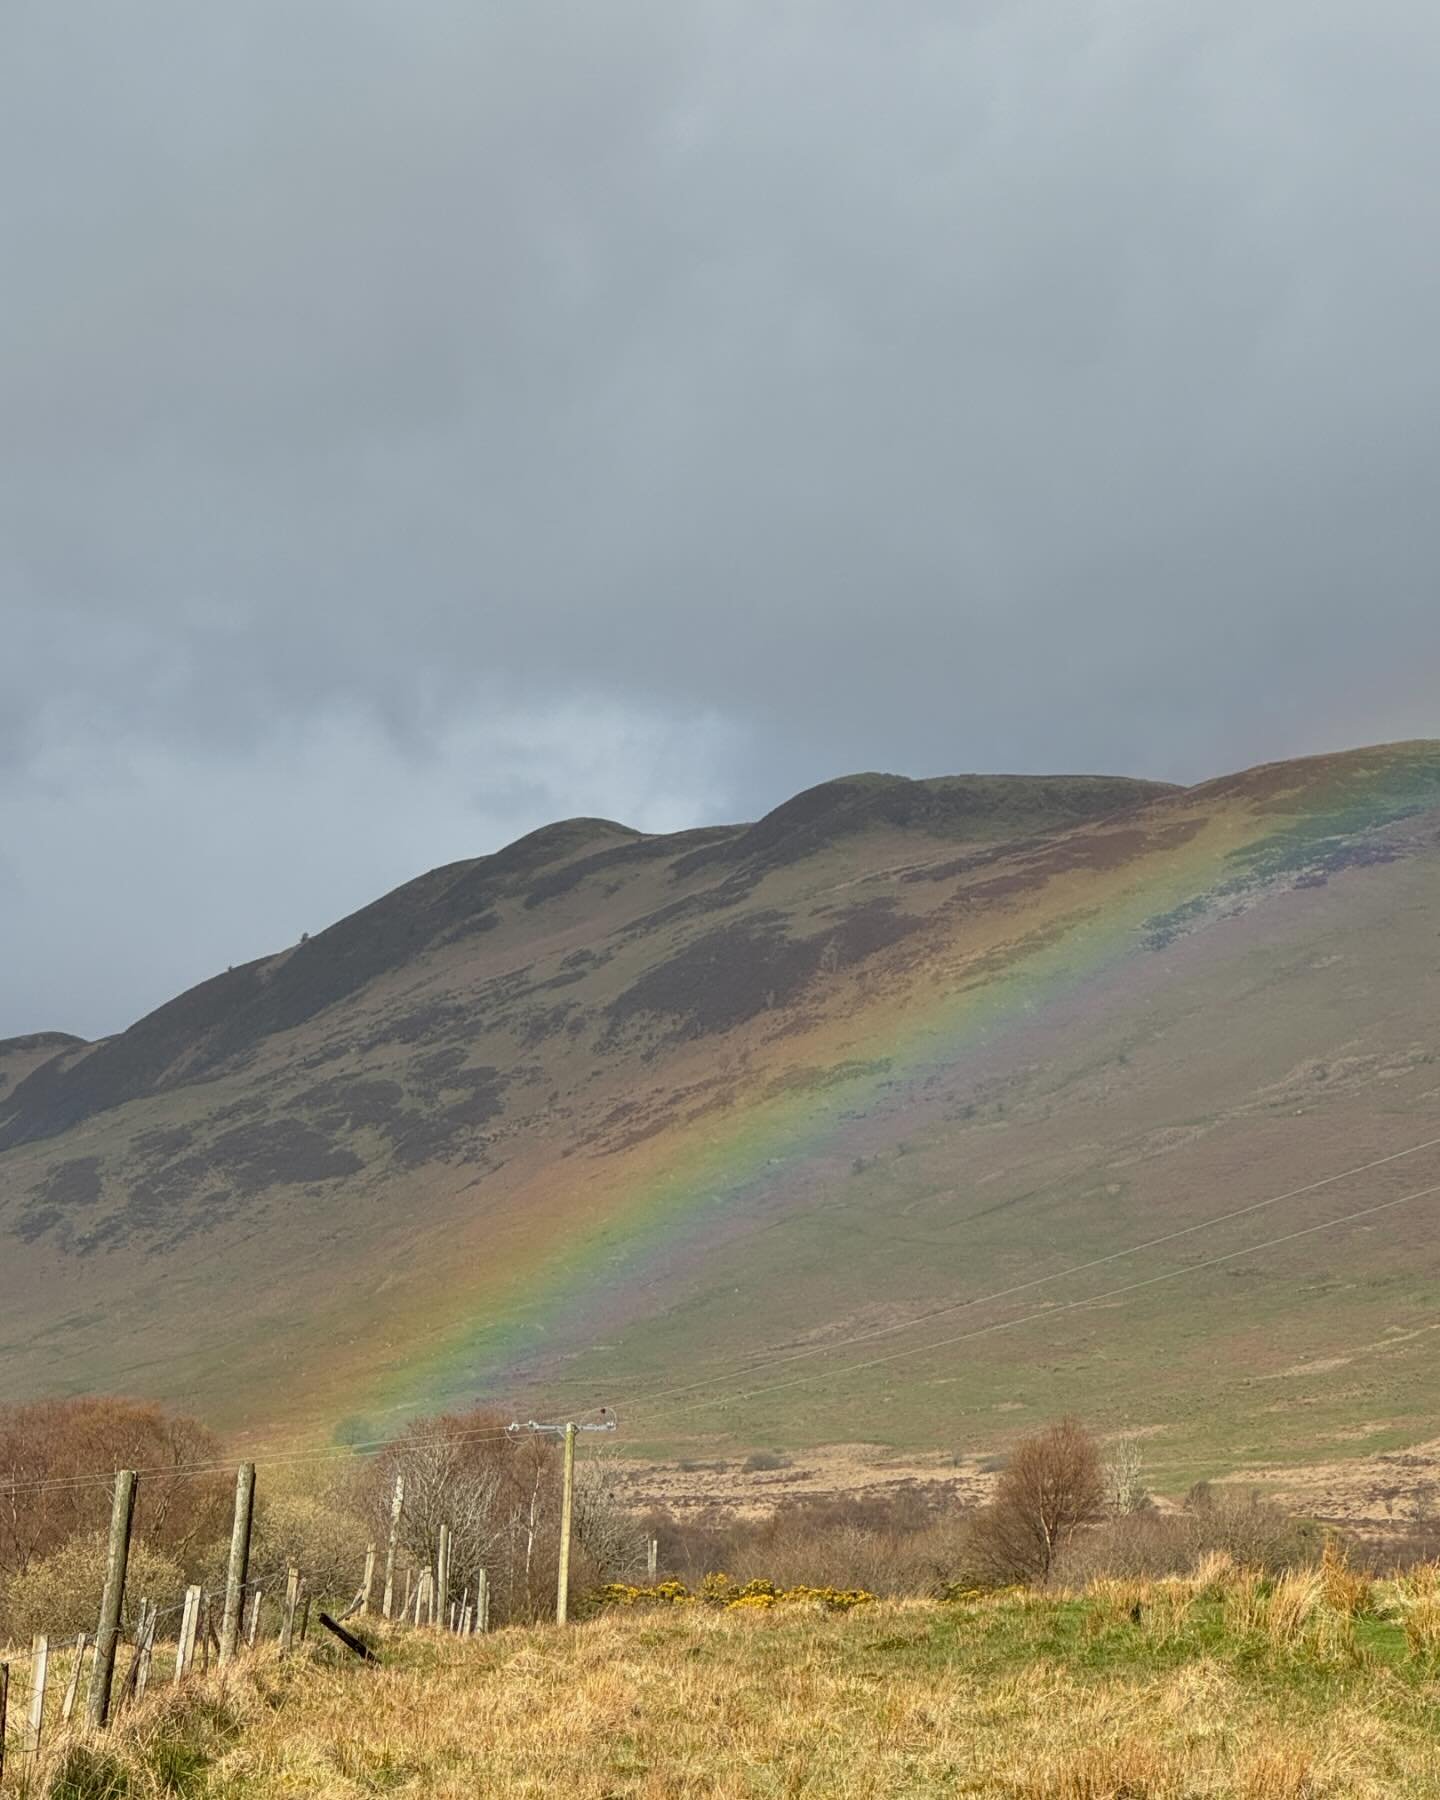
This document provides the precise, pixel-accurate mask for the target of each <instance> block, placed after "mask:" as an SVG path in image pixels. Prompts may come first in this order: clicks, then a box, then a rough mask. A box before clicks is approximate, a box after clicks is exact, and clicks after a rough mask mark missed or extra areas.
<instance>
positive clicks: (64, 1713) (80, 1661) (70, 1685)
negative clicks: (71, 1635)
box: [60, 1631, 90, 1725]
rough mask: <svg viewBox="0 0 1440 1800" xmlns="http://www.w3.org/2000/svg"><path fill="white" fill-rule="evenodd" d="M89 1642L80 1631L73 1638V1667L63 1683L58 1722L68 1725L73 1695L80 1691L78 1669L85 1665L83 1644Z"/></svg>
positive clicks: (73, 1708)
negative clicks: (61, 1703)
mask: <svg viewBox="0 0 1440 1800" xmlns="http://www.w3.org/2000/svg"><path fill="white" fill-rule="evenodd" d="M89 1642H90V1640H89V1638H87V1637H86V1635H85V1633H84V1632H83V1631H82V1632H81V1633H80V1635H79V1637H77V1638H76V1640H75V1667H74V1668H73V1669H71V1671H70V1679H69V1681H67V1682H66V1683H65V1700H64V1704H63V1705H62V1706H61V1708H60V1723H61V1724H62V1725H68V1724H69V1723H70V1715H71V1713H73V1712H74V1710H75V1696H76V1695H77V1694H78V1693H79V1692H80V1671H81V1669H82V1668H84V1666H85V1646H86V1644H88V1643H89Z"/></svg>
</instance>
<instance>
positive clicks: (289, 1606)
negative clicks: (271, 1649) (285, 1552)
mask: <svg viewBox="0 0 1440 1800" xmlns="http://www.w3.org/2000/svg"><path fill="white" fill-rule="evenodd" d="M299 1603H300V1571H299V1569H297V1568H296V1567H295V1565H294V1563H291V1565H290V1570H289V1573H288V1574H287V1575H286V1577H285V1604H284V1606H283V1607H282V1608H281V1610H280V1654H281V1655H282V1656H288V1655H289V1654H290V1646H291V1644H292V1643H293V1642H294V1639H295V1608H296V1607H297V1606H298V1605H299Z"/></svg>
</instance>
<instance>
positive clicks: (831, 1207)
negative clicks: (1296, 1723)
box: [0, 744, 1440, 1480]
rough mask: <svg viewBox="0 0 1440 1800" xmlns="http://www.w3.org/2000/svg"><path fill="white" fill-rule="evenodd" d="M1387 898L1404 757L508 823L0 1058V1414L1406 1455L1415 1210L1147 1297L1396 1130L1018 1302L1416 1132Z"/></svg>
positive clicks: (1416, 1420) (1421, 1216)
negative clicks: (545, 823)
mask: <svg viewBox="0 0 1440 1800" xmlns="http://www.w3.org/2000/svg"><path fill="white" fill-rule="evenodd" d="M1437 872H1440V745H1435V744H1412V745H1401V746H1391V747H1387V748H1383V749H1379V750H1371V751H1362V752H1354V753H1350V754H1346V755H1340V756H1334V757H1326V758H1319V759H1312V760H1310V761H1306V762H1302V763H1295V764H1289V765H1278V766H1274V767H1270V768H1265V769H1260V770H1255V771H1251V772H1249V773H1247V774H1243V775H1238V776H1234V777H1229V778H1226V779H1224V780H1220V781H1216V782H1212V783H1209V784H1206V785H1204V786H1202V787H1199V788H1195V789H1190V790H1185V791H1181V790H1176V789H1170V788H1165V787H1161V786H1157V785H1153V784H1146V783H1139V782H1126V781H1107V780H1103V779H1098V778H1097V779H1084V778H1075V779H1071V778H1055V779H1043V780H1042V779H1034V778H1004V777H995V778H978V777H977V778H954V779H946V780H938V781H930V782H908V781H903V780H900V779H898V778H894V777H883V776H862V777H855V778H850V779H847V780H842V781H837V782H831V783H827V784H825V785H824V786H822V787H820V788H816V789H813V790H811V791H810V792H809V793H807V794H803V795H800V796H798V797H797V798H796V799H794V800H792V801H790V802H787V803H786V805H784V806H782V807H780V808H778V809H777V810H776V811H775V812H774V813H771V814H770V815H769V816H768V817H767V818H766V819H764V820H761V821H760V822H759V823H757V824H754V825H749V826H739V827H734V828H718V829H709V830H703V831H696V832H691V833H685V834H681V835H679V836H675V837H647V836H643V835H641V834H639V833H636V832H633V831H631V830H629V829H627V828H626V827H624V826H622V825H617V824H614V823H612V822H609V821H605V820H594V819H582V820H573V821H569V822H567V823H565V824H562V825H556V826H552V827H549V828H547V829H545V830H543V831H539V832H536V833H534V834H532V835H531V836H529V837H527V838H524V839H522V840H520V841H519V842H518V843H516V844H513V845H511V846H509V847H508V848H507V849H505V850H503V851H501V852H499V853H498V854H497V855H494V856H490V857H484V858H481V859H478V860H477V861H474V862H468V863H460V864H455V865H451V866H450V867H448V868H443V869H438V870H435V871H433V872H432V873H430V874H429V875H426V876H423V877H421V878H420V879H419V880H417V881H414V882H412V883H410V884H408V885H407V886H406V887H403V888H401V889H399V890H397V891H396V892H395V893H393V894H390V895H388V896H386V897H385V898H383V899H381V900H379V901H377V902H376V903H375V904H374V905H372V906H370V907H367V908H365V909H364V910H363V911H361V912H359V913H357V914H355V915H353V916H352V917H351V918H349V919H346V920H343V921H341V922H340V923H339V924H337V925H335V926H333V927H332V928H331V929H330V930H328V931H325V932H321V933H318V934H316V936H314V937H313V938H311V939H309V940H308V941H306V942H304V943H302V944H300V945H298V946H295V947H293V948H291V949H289V950H286V951H284V952H281V953H280V954H278V955H276V956H273V957H269V958H266V959H263V960H261V961H259V962H256V963H252V964H250V965H248V966H246V967H243V968H237V969H234V970H232V971H229V972H228V973H226V974H224V975H221V976H217V977H216V978H215V979H214V980H212V981H210V982H207V983H205V984H202V986H200V987H198V988H196V989H194V990H192V991H191V992H190V993H188V994H185V995H182V996H180V997H179V998H178V999H177V1000H175V1001H173V1002H171V1003H170V1004H169V1005H167V1006H164V1007H162V1008H161V1009H160V1010H159V1011H157V1012H155V1013H153V1014H151V1015H150V1016H149V1017H148V1018H146V1019H143V1020H141V1021H140V1022H139V1023H138V1024H136V1025H135V1026H133V1027H132V1028H131V1029H130V1030H129V1031H127V1032H125V1033H123V1034H121V1035H120V1036H118V1037H115V1038H111V1039H107V1040H104V1041H103V1042H101V1043H98V1044H93V1045H86V1044H79V1043H76V1042H75V1041H73V1040H68V1039H63V1038H58V1037H57V1038H55V1039H51V1040H45V1041H42V1040H36V1039H26V1040H12V1041H10V1042H9V1043H4V1044H0V1321H3V1323H0V1397H14V1396H19V1395H23V1394H30V1393H36V1392H55V1391H71V1390H76V1389H83V1388H92V1387H105V1388H112V1389H113V1388H123V1389H128V1390H130V1391H136V1392H142V1393H148V1394H155V1395H158V1396H161V1397H164V1398H167V1399H173V1400H178V1401H183V1402H185V1403H186V1404H188V1405H190V1406H193V1407H195V1408H197V1409H198V1410H201V1411H203V1412H205V1413H206V1414H207V1415H208V1416H209V1417H211V1418H212V1419H213V1420H214V1421H216V1422H217V1423H219V1424H221V1425H222V1426H225V1427H228V1428H231V1429H235V1430H239V1429H247V1428H248V1429H254V1430H256V1431H259V1432H262V1433H265V1434H270V1435H273V1434H276V1433H280V1432H284V1433H287V1434H288V1433H299V1432H306V1433H317V1432H328V1431H329V1430H331V1429H333V1428H335V1426H336V1424H337V1421H340V1422H342V1429H343V1430H344V1431H346V1432H348V1433H349V1434H351V1435H355V1434H360V1435H366V1434H369V1433H371V1432H372V1431H375V1430H383V1429H386V1428H387V1427H388V1426H389V1425H391V1424H393V1423H394V1422H395V1421H396V1420H397V1419H399V1418H402V1417H403V1416H404V1415H405V1414H406V1413H408V1412H411V1411H413V1410H415V1409H416V1408H428V1407H431V1406H434V1405H437V1404H444V1403H451V1402H463V1401H468V1400H470V1399H472V1398H474V1397H476V1396H482V1395H483V1396H490V1397H494V1398H495V1399H497V1400H499V1401H503V1403H504V1404H506V1405H515V1406H521V1405H524V1406H527V1407H530V1406H534V1407H539V1406H540V1405H542V1404H544V1405H548V1406H552V1407H554V1406H561V1405H569V1406H575V1407H581V1408H583V1407H587V1406H590V1405H593V1404H598V1403H602V1402H608V1403H610V1404H612V1405H615V1406H617V1407H618V1408H619V1409H620V1410H621V1412H622V1416H623V1417H624V1419H625V1421H626V1424H627V1428H628V1430H629V1434H630V1437H631V1439H632V1441H633V1440H635V1439H637V1438H638V1439H643V1440H646V1441H649V1442H652V1443H669V1444H676V1443H681V1442H686V1441H693V1442H696V1443H701V1442H717V1443H718V1442H726V1443H730V1442H746V1443H756V1442H764V1441H775V1442H780V1443H799V1442H802V1441H803V1442H821V1441H844V1440H852V1439H859V1438H866V1439H872V1440H879V1441H885V1442H894V1443H897V1444H909V1445H920V1444H930V1445H933V1444H936V1443H945V1444H954V1445H957V1446H958V1445H960V1444H971V1445H974V1444H985V1443H988V1442H992V1441H995V1440H996V1439H998V1438H1000V1437H1003V1436H1004V1435H1005V1434H1006V1433H1007V1432H1009V1431H1010V1430H1012V1429H1014V1428H1017V1427H1019V1426H1022V1425H1025V1424H1028V1423H1030V1422H1031V1421H1032V1420H1033V1419H1035V1418H1037V1417H1041V1416H1045V1415H1048V1414H1050V1413H1053V1412H1054V1411H1055V1410H1056V1409H1057V1408H1059V1407H1062V1406H1074V1407H1076V1408H1078V1409H1080V1410H1082V1411H1084V1412H1086V1413H1087V1414H1089V1415H1090V1416H1092V1417H1096V1418H1097V1419H1098V1420H1099V1421H1100V1422H1101V1423H1112V1424H1113V1423H1119V1422H1122V1421H1124V1420H1127V1419H1128V1420H1129V1422H1130V1423H1131V1424H1133V1425H1135V1426H1137V1427H1142V1428H1145V1429H1147V1430H1149V1431H1151V1432H1152V1434H1153V1437H1154V1442H1155V1457H1156V1458H1157V1459H1158V1460H1159V1462H1160V1463H1162V1464H1164V1465H1165V1466H1166V1467H1167V1468H1168V1469H1170V1470H1171V1471H1172V1472H1173V1475H1174V1478H1175V1479H1177V1480H1178V1479H1183V1478H1185V1477H1186V1476H1187V1474H1188V1473H1191V1472H1195V1473H1204V1472H1208V1471H1209V1470H1210V1468H1211V1467H1212V1466H1218V1465H1219V1464H1221V1463H1224V1462H1226V1461H1228V1460H1233V1459H1250V1460H1253V1459H1255V1458H1256V1457H1257V1456H1263V1457H1264V1458H1265V1459H1267V1460H1270V1461H1274V1460H1277V1459H1278V1460H1281V1461H1283V1460H1284V1459H1285V1458H1286V1457H1287V1456H1289V1455H1294V1454H1298V1453H1300V1452H1301V1451H1302V1450H1304V1451H1309V1452H1313V1450H1314V1447H1315V1445H1316V1444H1317V1443H1319V1444H1322V1445H1325V1446H1332V1445H1333V1446H1335V1447H1337V1453H1338V1447H1339V1446H1342V1445H1344V1446H1353V1447H1354V1448H1355V1449H1357V1450H1359V1449H1374V1448H1376V1447H1377V1446H1387V1445H1390V1444H1393V1443H1398V1442H1402V1441H1404V1440H1405V1439H1406V1437H1407V1436H1421V1435H1433V1432H1426V1431H1425V1430H1424V1425H1425V1422H1426V1420H1427V1418H1428V1417H1429V1416H1433V1412H1432V1410H1431V1409H1433V1406H1434V1404H1435V1402H1436V1401H1437V1400H1440V1376H1437V1375H1436V1373H1435V1372H1434V1371H1435V1368H1436V1356H1435V1349H1434V1345H1433V1343H1432V1340H1431V1335H1430V1334H1431V1332H1432V1331H1433V1329H1434V1323H1435V1322H1434V1320H1433V1318H1432V1314H1433V1297H1434V1292H1435V1274H1436V1270H1437V1267H1440V1232H1437V1230H1436V1219H1437V1216H1440V1215H1437V1211H1436V1208H1437V1204H1440V1202H1437V1200H1436V1199H1434V1198H1422V1199H1417V1200H1415V1201H1413V1202H1412V1201H1409V1200H1403V1203H1402V1204H1398V1205H1395V1206H1394V1207H1393V1208H1391V1210H1389V1211H1387V1212H1384V1213H1379V1214H1372V1215H1371V1217H1370V1218H1368V1219H1364V1220H1357V1221H1355V1222H1354V1223H1353V1224H1350V1225H1347V1226H1344V1227H1340V1228H1336V1229H1332V1230H1325V1231H1321V1232H1318V1233H1313V1234H1311V1235H1309V1236H1305V1237H1293V1238H1290V1240H1289V1241H1288V1242H1286V1243H1283V1244H1278V1245H1275V1246H1274V1247H1273V1248H1270V1249H1263V1250H1257V1251H1256V1252H1255V1254H1254V1255H1253V1256H1246V1255H1238V1256H1235V1257H1234V1258H1233V1260H1231V1261H1228V1262H1224V1263H1213V1262H1212V1263H1211V1266H1209V1267H1205V1268H1199V1267H1194V1266H1193V1265H1196V1264H1199V1263H1202V1262H1206V1261H1207V1260H1209V1259H1213V1258H1215V1257H1216V1256H1219V1255H1227V1256H1228V1255H1230V1254H1231V1253H1232V1252H1243V1251H1245V1250H1246V1249H1247V1247H1248V1246H1251V1245H1263V1244H1270V1243H1271V1242H1272V1240H1274V1239H1276V1238H1278V1237H1281V1236H1282V1235H1286V1234H1289V1233H1292V1232H1295V1231H1298V1230H1302V1229H1304V1228H1307V1227H1309V1226H1311V1225H1314V1224H1317V1223H1322V1222H1325V1221H1327V1220H1333V1219H1338V1218H1340V1217H1341V1216H1342V1215H1347V1214H1349V1213H1352V1212H1356V1211H1359V1210H1361V1209H1365V1208H1368V1207H1372V1206H1374V1205H1376V1204H1381V1203H1386V1202H1389V1201H1392V1200H1402V1198H1403V1196H1405V1195H1407V1194H1408V1193H1410V1192H1411V1191H1412V1190H1420V1189H1422V1188H1424V1187H1426V1186H1427V1185H1428V1184H1429V1183H1440V1149H1436V1148H1432V1149H1430V1150H1428V1151H1423V1152H1420V1153H1418V1154H1416V1155H1413V1156H1411V1157H1408V1158H1406V1159H1404V1160H1402V1161H1400V1162H1397V1163H1393V1164H1388V1165H1386V1166H1385V1167H1382V1168H1379V1169H1376V1170H1372V1171H1369V1172H1367V1173H1366V1174H1364V1175H1363V1176H1357V1177H1355V1178H1353V1179H1351V1180H1349V1181H1341V1182H1336V1183H1334V1184H1332V1185H1329V1186H1326V1187H1324V1188H1321V1189H1318V1190H1316V1191H1315V1192H1313V1193H1310V1194H1304V1195H1299V1196H1296V1197H1295V1198H1294V1199H1292V1200H1286V1201H1284V1202H1281V1203H1280V1204H1278V1205H1276V1206H1273V1207H1266V1208H1265V1209H1263V1210H1261V1211H1258V1212H1255V1213H1253V1214H1250V1215H1249V1216H1247V1217H1245V1218H1243V1219H1237V1220H1234V1221H1231V1222H1230V1223H1229V1224H1227V1225H1224V1226H1217V1227H1213V1228H1212V1227H1207V1228H1206V1229H1204V1230H1200V1231H1194V1232H1193V1233H1191V1234H1190V1235H1188V1236H1183V1237H1180V1238H1178V1239H1175V1240H1173V1241H1172V1242H1171V1243H1169V1244H1166V1245H1163V1246H1157V1247H1156V1248H1155V1249H1153V1250H1151V1251H1148V1252H1145V1253H1143V1254H1141V1255H1139V1256H1133V1257H1131V1256H1126V1257H1125V1258H1124V1259H1123V1260H1120V1261H1118V1262H1107V1263H1105V1264H1104V1266H1101V1267H1098V1268H1095V1269H1092V1270H1089V1271H1087V1272H1085V1273H1083V1274H1067V1273H1065V1271H1067V1270H1070V1269H1071V1268H1072V1267H1073V1265H1075V1264H1077V1263H1081V1262H1088V1261H1092V1260H1096V1259H1104V1258H1108V1257H1111V1256H1112V1255H1114V1254H1116V1253H1118V1252H1122V1251H1127V1250H1128V1249H1129V1247H1131V1246H1133V1245H1135V1244H1137V1243H1140V1242H1143V1241H1145V1240H1148V1239H1151V1238H1154V1237H1157V1236H1161V1235H1168V1234H1171V1233H1177V1232H1185V1231H1186V1230H1187V1228H1189V1227H1191V1226H1194V1225H1196V1224H1197V1223H1199V1222H1201V1221H1203V1220H1206V1219H1208V1218H1211V1217H1213V1216H1214V1215H1216V1214H1220V1213H1224V1212H1229V1211H1232V1210H1235V1209H1239V1208H1243V1207H1246V1206H1248V1205H1251V1204H1252V1203H1254V1202H1257V1201H1260V1200H1263V1199H1268V1198H1270V1197H1271V1196H1274V1195H1279V1194H1281V1193H1284V1192H1286V1191H1288V1190H1290V1189H1294V1188H1301V1187H1306V1186H1308V1185H1309V1184H1310V1183H1313V1182H1316V1181H1319V1180H1321V1179H1322V1178H1328V1177H1329V1176H1331V1175H1333V1174H1336V1173H1337V1172H1341V1171H1344V1170H1346V1169H1348V1168H1352V1167H1357V1166H1359V1165H1361V1164H1364V1163H1367V1162H1370V1161H1372V1160H1374V1159H1375V1158H1377V1157H1380V1156H1382V1155H1387V1154H1389V1153H1392V1152H1394V1151H1397V1150H1403V1149H1405V1148H1407V1147H1409V1146H1411V1145H1415V1144H1419V1143H1421V1142H1423V1141H1426V1140H1428V1139H1429V1138H1431V1137H1435V1138H1437V1139H1440V1106H1437V1100H1440V1062H1437V1060H1436V1058H1437V1053H1440V1026H1437V1024H1436V1020H1437V1017H1440V1011H1437V1001H1440V959H1437V949H1440V885H1437V880H1436V876H1437ZM1180 1268H1187V1269H1188V1273H1186V1274H1184V1275H1183V1276H1181V1277H1180V1278H1179V1279H1169V1277H1170V1275H1171V1272H1172V1271H1174V1270H1176V1269H1180ZM1052 1276H1053V1277H1057V1279H1055V1280H1053V1281H1049V1280H1048V1279H1047V1278H1049V1277H1052ZM1157 1277H1164V1279H1154V1278H1157ZM1036 1282H1042V1283H1044V1285H1040V1286H1030V1285H1028V1284H1031V1283H1036ZM1145 1282H1149V1283H1151V1285H1148V1286H1137V1285H1131V1284H1138V1283H1145ZM1022 1285H1024V1287H1025V1291H1024V1292H1022V1293H1018V1294H1012V1295H1010V1296H1009V1297H1008V1298H1006V1299H1004V1300H1001V1301H997V1302H994V1303H990V1304H988V1305H983V1306H981V1305H973V1306H972V1305H969V1304H968V1302H970V1301H972V1300H975V1299H977V1298H979V1297H983V1296H986V1295H989V1294H992V1293H994V1292H995V1291H997V1290H1000V1289H1010V1288H1015V1287H1020V1286H1022ZM1122 1285H1124V1286H1128V1287H1129V1291H1128V1292H1126V1293H1124V1294H1114V1295H1112V1297H1110V1298H1108V1299H1104V1300H1101V1301H1098V1302H1097V1304H1095V1305H1094V1306H1083V1307H1082V1306H1079V1305H1077V1304H1076V1303H1077V1302H1079V1301H1083V1300H1086V1299H1087V1298H1089V1297H1091V1296H1098V1295H1106V1294H1110V1293H1111V1290H1113V1289H1116V1288H1118V1287H1120V1286H1122ZM1042 1310H1043V1312H1044V1315H1045V1316H1038V1317H1036V1316H1032V1315H1036V1314H1039V1313H1041V1312H1042ZM928 1315H933V1316H932V1317H929V1322H928V1323H926V1322H925V1321H926V1318H927V1316H928ZM1012 1320H1013V1321H1016V1322H1017V1323H1016V1324H1015V1328H1014V1329H1013V1330H1012V1329H1004V1330H998V1331H997V1330H995V1329H994V1327H996V1326H1001V1325H1006V1324H1007V1323H1008V1322H1009V1321H1012ZM980 1331H984V1332H985V1333H986V1335H984V1336H980V1337H976V1336H974V1335H972V1334H974V1333H976V1332H980ZM854 1340H859V1341H858V1342H856V1341H854ZM830 1344H834V1345H836V1346H837V1348H835V1349H834V1350H833V1351H829V1352H828V1353H821V1352H824V1351H825V1350H826V1346H828V1345H830ZM847 1346H848V1347H847ZM927 1346H934V1347H933V1348H928V1349H927V1348H926V1347H927ZM797 1352H804V1354H803V1355H799V1356H796V1354H795V1353H797ZM787 1358H790V1359H791V1360H785V1359H787ZM882 1359H884V1360H882ZM752 1365H753V1367H752ZM762 1365H763V1366H762ZM860 1365H864V1366H860ZM696 1384H699V1385H696ZM661 1396H664V1397H663V1398H662V1397H661Z"/></svg>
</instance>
